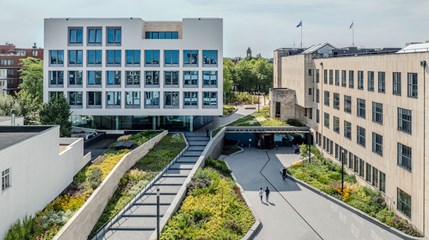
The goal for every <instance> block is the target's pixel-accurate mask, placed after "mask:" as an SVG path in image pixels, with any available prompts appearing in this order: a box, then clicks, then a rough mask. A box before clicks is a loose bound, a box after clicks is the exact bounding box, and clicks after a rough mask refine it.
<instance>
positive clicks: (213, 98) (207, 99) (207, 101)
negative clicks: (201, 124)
mask: <svg viewBox="0 0 429 240" xmlns="http://www.w3.org/2000/svg"><path fill="white" fill-rule="evenodd" d="M210 106H212V107H217V92H203V107H210Z"/></svg>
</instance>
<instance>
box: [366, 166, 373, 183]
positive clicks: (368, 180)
mask: <svg viewBox="0 0 429 240" xmlns="http://www.w3.org/2000/svg"><path fill="white" fill-rule="evenodd" d="M371 170H372V166H371V164H369V163H366V174H365V180H366V181H367V182H371V177H372V174H371V172H372V171H371Z"/></svg>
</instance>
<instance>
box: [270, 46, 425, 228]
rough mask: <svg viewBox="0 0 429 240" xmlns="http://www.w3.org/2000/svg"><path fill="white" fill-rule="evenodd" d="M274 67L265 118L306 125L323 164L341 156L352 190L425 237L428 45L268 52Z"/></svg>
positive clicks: (331, 47) (330, 47) (317, 48)
mask: <svg viewBox="0 0 429 240" xmlns="http://www.w3.org/2000/svg"><path fill="white" fill-rule="evenodd" d="M274 63H275V68H274V73H275V74H274V82H273V89H272V90H271V93H270V94H271V101H272V102H271V115H275V116H277V117H280V118H282V119H284V120H286V119H288V118H298V119H300V120H302V121H303V122H305V123H307V124H308V126H310V127H311V129H312V134H313V140H314V143H315V144H316V145H317V146H319V148H320V149H321V150H322V151H323V153H324V155H325V156H327V157H329V158H331V159H337V160H341V155H342V156H343V157H344V162H345V164H347V167H348V168H349V171H350V172H351V173H354V174H355V175H356V178H357V179H358V181H359V182H362V183H364V184H367V185H369V186H371V187H373V188H376V189H378V190H379V191H381V192H382V194H383V195H384V196H385V198H386V202H387V204H388V205H389V206H390V207H391V208H392V209H393V210H395V211H396V212H397V213H398V214H399V215H401V216H403V217H404V218H405V219H408V220H409V221H410V222H411V223H412V224H413V225H414V226H415V227H416V228H417V229H418V230H419V231H421V232H422V233H423V234H425V236H426V235H428V233H429V181H428V180H427V176H428V174H429V163H428V164H425V162H426V160H429V153H428V152H429V131H428V127H429V126H426V122H427V121H428V120H427V119H429V118H428V117H429V116H428V113H429V100H428V99H427V97H426V95H427V94H428V93H426V92H428V91H429V86H426V84H425V79H426V78H428V79H429V67H428V66H427V65H428V63H429V44H428V43H423V44H414V45H410V46H408V47H406V48H404V49H401V50H399V49H378V50H375V49H356V48H347V49H337V48H335V47H334V46H332V45H330V44H319V45H316V46H314V47H312V48H310V49H307V50H305V51H304V50H299V49H298V50H297V51H296V52H295V54H292V55H289V56H287V54H286V56H285V49H280V50H276V51H274ZM426 139H428V141H426ZM425 149H428V151H425ZM426 182H427V183H426Z"/></svg>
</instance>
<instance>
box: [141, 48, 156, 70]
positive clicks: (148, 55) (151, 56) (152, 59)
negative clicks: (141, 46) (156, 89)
mask: <svg viewBox="0 0 429 240" xmlns="http://www.w3.org/2000/svg"><path fill="white" fill-rule="evenodd" d="M144 53H145V64H146V65H157V66H159V50H145V51H144Z"/></svg>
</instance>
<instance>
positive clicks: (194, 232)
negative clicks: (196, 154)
mask: <svg viewBox="0 0 429 240" xmlns="http://www.w3.org/2000/svg"><path fill="white" fill-rule="evenodd" d="M254 222H255V219H254V217H253V215H252V212H251V211H250V209H249V208H248V207H247V205H246V203H245V201H244V199H243V197H242V196H241V193H240V188H239V187H238V186H237V185H236V184H235V182H234V181H233V180H232V178H231V176H230V171H229V169H228V168H227V166H226V165H225V163H224V162H223V161H221V160H213V159H207V160H206V167H205V168H204V169H199V170H198V171H197V172H196V173H195V176H194V177H193V178H192V181H191V182H190V183H189V185H188V193H187V196H186V198H185V199H184V201H183V202H182V205H181V207H180V209H179V210H178V211H177V212H176V213H175V214H174V215H173V217H172V218H171V219H170V220H169V221H168V223H167V226H166V227H165V228H164V231H163V232H162V234H161V239H163V240H167V239H168V240H173V239H241V238H242V237H243V236H244V235H245V234H246V233H247V231H249V229H250V228H251V227H252V225H253V223H254Z"/></svg>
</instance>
